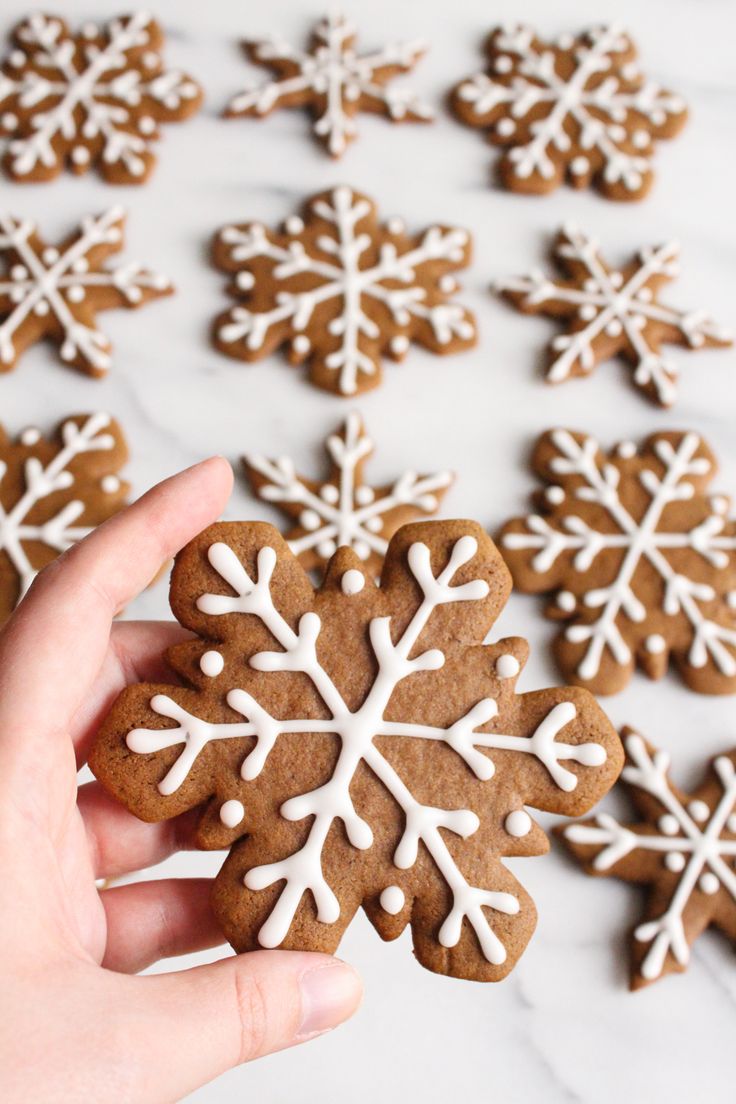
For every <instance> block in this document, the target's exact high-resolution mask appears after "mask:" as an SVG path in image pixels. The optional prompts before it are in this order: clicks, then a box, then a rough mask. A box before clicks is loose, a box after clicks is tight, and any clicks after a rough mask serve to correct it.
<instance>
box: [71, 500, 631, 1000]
mask: <svg viewBox="0 0 736 1104" xmlns="http://www.w3.org/2000/svg"><path fill="white" fill-rule="evenodd" d="M510 586H511V582H510V579H509V575H508V572H507V570H506V568H505V567H504V565H503V562H502V560H501V557H500V556H499V554H498V552H497V550H496V549H495V547H494V545H493V544H492V542H491V541H490V540H489V538H488V537H487V536H486V534H485V533H484V532H483V531H482V530H481V529H480V528H479V527H478V526H477V525H475V524H474V523H472V522H467V521H450V522H423V523H419V524H414V525H406V526H404V527H403V528H402V529H400V530H399V531H398V533H396V534H395V536H394V537H393V538H392V540H391V542H390V544H389V548H388V552H387V554H386V560H385V564H384V568H383V572H382V576H381V582H380V585H377V584H376V583H374V581H373V578H372V575H371V574H370V572H367V571H366V569H365V565H364V563H363V562H362V561H361V560H360V559H359V558H358V557H357V556H356V555H355V553H354V552H353V551H352V550H351V549H349V548H341V549H339V550H338V551H337V552H336V554H335V556H334V557H333V558H332V560H331V561H330V564H329V566H328V568H327V573H326V577H325V580H324V582H323V584H322V586H321V587H320V588H319V590H316V591H315V590H314V589H313V587H312V585H311V583H310V581H309V579H308V577H307V575H306V574H305V572H304V569H303V567H302V566H301V564H299V562H298V561H297V560H296V559H295V557H294V555H293V553H292V552H291V551H290V550H289V547H288V545H287V544H286V542H285V541H284V540H283V538H282V537H281V536H280V535H279V533H278V532H277V531H276V530H275V529H273V528H272V527H271V526H270V525H265V524H262V523H230V524H226V523H223V524H219V525H214V526H212V527H211V528H210V529H208V530H206V531H205V532H204V533H202V534H201V535H200V536H199V537H198V538H196V540H194V541H193V542H192V543H191V544H190V545H188V546H187V548H185V549H184V551H183V552H181V553H180V555H179V556H178V558H177V561H176V565H175V568H174V574H173V578H172V584H171V605H172V609H173V611H174V614H175V615H176V617H177V619H178V620H179V621H180V622H181V623H182V625H185V626H186V627H187V628H188V629H190V630H192V631H193V632H194V633H196V636H197V639H195V640H191V641H188V642H187V643H185V644H181V645H178V646H177V647H175V648H174V649H172V650H171V652H170V653H169V658H170V660H171V662H172V665H173V668H174V670H175V671H176V672H177V673H178V675H179V676H180V677H181V679H182V680H183V685H179V686H175V685H159V686H152V685H145V684H144V685H138V686H131V687H129V688H128V689H127V690H125V691H124V692H123V694H122V695H121V696H120V697H119V699H118V700H117V702H116V704H115V705H114V707H113V709H112V711H111V713H110V715H109V716H108V718H107V719H106V720H105V722H104V723H103V725H102V727H101V730H100V733H99V737H98V740H97V743H96V746H95V748H94V750H93V753H92V758H91V765H92V769H93V770H94V772H95V774H96V775H97V777H98V778H99V779H100V780H101V781H102V782H103V784H104V785H105V787H106V788H107V789H108V790H109V791H110V792H111V793H112V794H114V795H115V796H116V797H117V798H119V799H120V800H121V801H122V802H123V803H124V804H125V805H126V806H127V808H128V809H130V810H131V811H132V812H134V813H135V814H136V815H138V816H140V817H142V818H143V819H146V820H149V821H156V820H164V819H167V818H169V817H174V816H177V815H178V814H180V813H183V812H184V811H185V810H188V809H192V808H195V807H201V808H202V818H201V822H200V826H199V842H200V845H201V846H202V847H206V848H230V855H229V857H228V858H227V860H226V862H225V865H224V866H223V868H222V870H221V871H220V873H219V875H218V877H217V880H216V883H215V889H214V907H215V911H216V913H217V916H218V917H219V920H220V922H221V924H222V927H223V931H224V932H225V934H226V936H227V938H228V939H229V940H230V942H231V943H232V945H233V946H234V947H235V948H236V949H237V950H238V951H246V950H251V949H254V948H257V947H284V948H292V949H295V948H302V949H310V950H321V951H326V952H331V951H334V950H335V949H336V947H337V945H338V943H339V942H340V938H341V936H342V934H343V932H344V931H345V929H346V928H347V926H348V924H349V923H350V921H351V919H352V917H353V915H354V914H355V912H356V911H357V910H358V908H359V907H360V906H361V905H362V906H363V907H364V908H365V910H366V912H367V914H368V916H369V918H370V920H371V922H372V923H373V925H374V926H375V928H376V929H377V931H378V933H379V935H381V936H382V938H384V939H395V938H396V937H397V936H398V935H400V934H401V932H402V931H403V930H404V928H405V927H406V925H407V924H410V925H411V928H412V934H413V938H414V948H415V952H416V954H417V957H418V958H419V960H420V962H421V963H422V964H423V965H424V966H426V967H428V968H429V969H431V970H434V971H436V972H438V973H444V974H450V975H453V976H455V977H462V978H472V979H476V980H481V981H496V980H499V979H500V978H502V977H504V976H505V975H506V974H507V973H508V972H509V971H510V970H511V969H512V967H513V965H514V963H515V962H516V960H517V959H518V957H519V955H520V954H521V953H522V951H523V949H524V947H525V945H526V943H527V941H528V940H529V938H530V936H531V934H532V930H533V928H534V923H535V910H534V905H533V903H532V901H531V900H530V898H529V897H528V896H527V894H526V893H525V892H524V890H523V889H522V887H521V886H520V884H519V883H518V882H517V881H516V879H515V878H514V877H513V876H512V875H511V873H510V872H509V871H508V870H507V869H506V868H505V866H504V865H503V863H502V861H501V859H502V858H503V857H504V856H507V855H509V856H510V855H538V854H542V853H544V852H545V851H546V850H547V848H548V842H547V839H546V837H545V835H544V833H543V831H542V829H541V828H540V827H539V826H538V825H537V824H535V822H534V821H533V819H532V817H531V815H530V813H529V812H528V810H527V806H528V807H532V808H538V809H545V810H551V811H554V812H557V813H568V812H569V813H572V814H574V815H577V814H580V813H582V812H584V811H585V810H586V809H588V808H590V806H591V805H593V804H594V803H595V802H596V801H597V800H598V799H599V798H600V797H601V796H602V795H603V794H604V793H605V792H606V791H607V790H608V789H609V787H610V786H611V785H612V784H613V782H614V780H615V779H616V777H617V776H618V773H619V770H620V768H621V763H622V758H623V755H622V751H621V746H620V741H619V739H618V736H617V734H616V733H615V731H614V730H613V729H612V727H611V725H610V723H609V722H608V720H607V718H606V717H605V715H604V714H603V712H602V711H601V709H600V707H599V706H598V705H597V703H596V702H595V701H594V699H593V698H592V697H591V696H590V695H589V694H588V693H587V692H586V691H584V690H580V689H569V688H560V689H553V690H542V691H537V692H535V693H528V694H523V695H517V693H516V680H517V677H518V675H519V673H520V671H521V668H522V666H523V665H524V662H525V660H526V656H527V646H526V644H525V642H524V641H522V640H519V639H516V638H514V639H508V640H503V641H501V642H499V643H498V644H494V645H487V646H484V645H483V643H482V642H483V640H484V639H485V637H486V634H487V633H488V631H489V629H490V628H491V626H492V624H493V622H494V620H495V619H496V617H497V615H498V613H499V612H500V610H501V609H502V607H503V605H504V604H505V602H506V600H507V597H508V594H509V591H510Z"/></svg>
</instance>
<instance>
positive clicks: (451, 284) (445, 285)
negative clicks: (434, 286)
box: [439, 272, 457, 295]
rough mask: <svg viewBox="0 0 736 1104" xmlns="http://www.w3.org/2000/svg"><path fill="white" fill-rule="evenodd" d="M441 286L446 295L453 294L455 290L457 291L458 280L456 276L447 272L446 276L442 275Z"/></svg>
mask: <svg viewBox="0 0 736 1104" xmlns="http://www.w3.org/2000/svg"><path fill="white" fill-rule="evenodd" d="M439 287H440V291H441V292H443V293H444V294H445V295H452V293H453V291H457V281H456V280H455V278H454V276H451V275H450V273H449V272H446V273H445V274H444V276H440V281H439Z"/></svg>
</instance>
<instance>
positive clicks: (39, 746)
mask: <svg viewBox="0 0 736 1104" xmlns="http://www.w3.org/2000/svg"><path fill="white" fill-rule="evenodd" d="M231 485H232V472H231V471H230V469H229V467H228V465H227V464H226V462H225V461H224V460H221V459H219V458H218V459H212V460H209V461H206V462H205V463H203V464H199V465H197V466H195V467H193V468H190V469H188V470H187V471H185V472H183V473H181V474H180V475H177V476H174V477H173V478H172V479H169V480H167V481H166V482H164V483H161V484H159V486H157V487H154V489H153V490H152V491H150V492H149V493H148V494H146V495H145V496H144V497H143V498H141V499H140V500H139V501H138V502H137V503H136V504H135V505H133V506H131V507H130V508H129V509H127V510H125V511H124V512H122V513H121V514H119V515H118V516H117V517H115V518H113V519H112V520H111V521H109V522H107V523H106V524H105V525H103V526H101V527H100V528H99V529H97V530H96V531H95V532H94V533H92V534H91V535H90V536H89V537H87V539H86V540H84V541H82V542H81V543H80V544H78V545H76V546H75V547H74V548H72V549H70V550H69V551H68V552H66V553H65V554H64V555H63V556H61V557H60V558H59V559H58V560H56V561H55V562H54V563H53V564H51V565H50V566H49V567H47V568H46V569H45V571H43V572H42V573H41V574H40V575H39V576H38V578H37V579H36V581H35V582H34V584H33V586H32V588H31V590H30V591H29V593H28V595H27V596H26V598H25V599H24V600H23V602H22V603H21V605H20V607H19V608H18V610H17V611H16V613H15V614H14V616H13V617H12V618H11V620H10V621H9V622H8V623H7V625H6V626H5V628H4V629H3V631H2V633H0V870H2V878H3V887H2V900H3V908H2V910H0V988H1V989H2V1008H3V1015H2V1018H1V1019H0V1069H1V1070H2V1073H1V1074H0V1083H2V1084H3V1092H2V1098H3V1101H4V1102H5V1104H14V1102H15V1101H21V1100H22V1101H24V1102H25V1101H28V1100H39V1101H41V1100H42V1101H44V1102H48V1101H53V1100H63V1101H69V1100H78V1099H79V1100H82V1099H92V1100H101V1099H104V1100H105V1101H110V1102H113V1101H123V1100H125V1101H128V1100H130V1101H135V1102H136V1104H142V1102H149V1101H151V1102H154V1101H171V1100H175V1099H178V1098H180V1097H182V1096H183V1095H185V1094H186V1093H188V1092H191V1091H192V1090H193V1089H194V1088H196V1087H197V1086H198V1085H201V1084H203V1083H205V1082H206V1081H209V1080H211V1079H212V1078H214V1077H216V1076H217V1075H218V1074H220V1073H222V1072H224V1071H225V1070H227V1069H229V1068H231V1067H232V1066H235V1065H237V1064H238V1063H240V1062H245V1061H248V1060H250V1059H251V1058H255V1057H258V1056H260V1055H263V1054H268V1053H270V1052H271V1051H275V1050H279V1049H281V1048H283V1047H287V1046H292V1045H293V1044H295V1043H299V1042H303V1041H305V1040H307V1039H310V1038H313V1037H314V1036H315V1035H319V1034H321V1033H322V1032H324V1031H327V1030H329V1029H330V1028H332V1027H335V1026H336V1025H337V1024H339V1023H341V1022H342V1021H343V1020H344V1019H346V1018H347V1017H348V1016H349V1015H350V1014H351V1013H352V1012H353V1011H354V1010H355V1008H356V1006H357V1004H358V1002H359V1000H360V982H359V980H358V978H357V975H356V974H355V973H354V972H353V970H352V969H351V968H350V967H348V966H346V965H344V964H343V963H341V962H338V960H336V959H334V958H331V957H329V956H328V955H320V954H307V953H297V952H287V951H258V952H255V953H253V954H247V955H239V956H237V957H229V958H226V959H224V960H222V961H220V962H217V963H214V964H212V965H208V966H199V967H196V968H194V969H191V970H184V971H178V972H175V973H167V974H158V975H152V976H146V977H131V976H130V975H131V974H134V973H135V972H136V971H138V970H141V969H143V968H145V967H146V966H148V965H150V964H151V963H152V962H155V961H157V960H158V959H160V958H165V957H168V956H170V955H178V954H184V953H187V952H190V951H196V950H201V949H203V948H205V947H212V946H215V945H217V944H218V943H220V942H222V936H221V934H220V933H219V931H218V929H217V926H216V924H215V921H214V917H213V916H212V913H211V911H210V906H209V891H210V882H209V881H208V880H207V879H178V880H177V879H162V880H155V881H142V882H136V883H133V884H130V885H124V886H118V887H113V888H108V889H103V890H101V891H100V892H98V890H97V888H96V886H95V879H96V878H107V877H115V876H118V875H122V874H126V873H129V872H131V871H134V870H138V869H141V868H143V867H148V866H151V865H153V864H154V863H157V862H160V861H161V860H162V859H164V858H165V857H166V856H167V855H170V854H171V853H172V852H174V851H176V850H180V849H184V848H187V847H189V846H192V840H193V831H194V825H195V819H196V818H195V816H194V814H187V815H185V816H183V817H179V818H178V819H176V820H172V821H166V822H164V823H162V824H144V823H143V822H141V821H139V820H137V819H136V818H135V817H133V816H132V815H131V814H130V813H128V812H127V811H126V810H125V809H123V808H122V807H121V806H119V805H118V804H117V803H115V802H114V801H113V800H112V799H111V798H109V797H108V796H107V795H106V794H105V792H104V790H103V789H102V788H101V787H100V785H99V783H97V782H92V783H90V784H89V785H85V786H82V787H81V788H80V789H79V790H78V788H77V770H78V769H79V767H80V766H81V765H82V764H83V763H84V762H85V760H86V756H87V752H88V750H89V747H90V744H91V742H92V739H93V737H94V734H95V730H96V727H97V725H98V723H99V721H100V720H101V719H102V717H104V715H105V713H106V712H107V710H108V709H109V707H110V705H111V704H112V702H113V700H114V699H115V697H116V696H117V694H118V693H119V692H120V690H122V688H123V687H124V686H125V685H126V684H128V683H131V682H146V681H160V680H161V679H164V680H166V679H167V677H168V678H170V677H171V675H170V672H168V671H167V670H166V667H165V664H164V662H163V661H162V659H161V654H162V652H163V651H164V650H165V649H166V648H167V647H168V646H169V645H170V644H172V643H174V642H176V641H177V640H179V639H181V638H182V636H185V635H186V634H185V633H184V632H183V630H182V629H181V628H180V627H179V626H177V625H175V624H167V623H156V622H130V621H129V622H125V621H121V622H116V623H113V617H114V615H115V613H116V612H117V611H118V610H120V609H121V608H123V607H124V606H125V605H126V604H127V603H128V602H130V601H131V599H132V598H134V597H135V595H136V594H137V593H138V592H139V591H140V590H142V589H143V588H144V587H145V586H146V585H147V584H148V583H149V582H150V580H151V579H152V578H153V577H154V575H155V574H156V572H157V571H158V569H159V567H160V565H161V564H162V563H164V562H165V561H167V560H168V559H169V558H170V557H171V556H172V555H173V554H174V553H175V552H177V551H178V549H179V548H181V547H182V545H184V544H185V543H186V542H187V541H188V540H190V539H191V538H192V537H194V536H195V535H196V534H197V533H198V532H200V531H201V530H202V529H203V528H204V527H205V526H207V525H209V524H210V522H212V521H214V520H215V519H216V517H217V516H218V515H219V514H220V512H221V510H222V508H223V506H224V505H225V502H226V501H227V497H228V494H229V492H230V488H231Z"/></svg>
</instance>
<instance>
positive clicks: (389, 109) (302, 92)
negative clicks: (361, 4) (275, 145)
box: [225, 12, 432, 157]
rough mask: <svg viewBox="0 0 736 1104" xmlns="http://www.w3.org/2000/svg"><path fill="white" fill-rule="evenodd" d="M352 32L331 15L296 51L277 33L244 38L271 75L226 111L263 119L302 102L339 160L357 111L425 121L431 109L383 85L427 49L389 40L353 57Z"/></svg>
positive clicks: (340, 17)
mask: <svg viewBox="0 0 736 1104" xmlns="http://www.w3.org/2000/svg"><path fill="white" fill-rule="evenodd" d="M355 37H356V36H355V27H354V26H353V25H352V23H350V22H349V21H348V20H347V19H346V18H345V17H344V16H343V15H341V14H340V13H339V12H332V13H331V14H329V15H327V16H326V17H325V18H324V19H323V20H321V21H320V22H319V23H318V24H317V25H316V27H315V29H314V32H313V34H312V41H311V43H310V46H309V49H308V50H297V49H295V48H294V47H292V46H291V45H289V43H288V42H285V41H284V40H283V39H282V38H278V37H270V38H264V39H259V40H256V41H251V42H246V43H245V48H246V52H247V54H248V56H249V57H250V59H251V60H252V61H254V62H256V63H257V64H258V65H265V66H268V67H269V68H270V69H272V70H273V71H274V74H275V75H274V78H273V79H272V80H269V81H266V82H265V83H264V84H262V85H260V87H256V88H247V89H245V91H243V92H239V93H238V94H237V95H236V96H233V98H232V99H231V100H230V103H229V104H228V107H227V110H226V112H225V114H226V116H228V117H230V118H233V117H243V116H257V117H262V116H264V115H269V114H270V113H271V112H272V111H275V110H276V109H277V108H280V107H302V106H304V107H308V108H309V109H310V110H311V112H312V114H313V116H314V125H313V127H312V130H313V133H314V135H315V137H316V138H318V139H319V141H320V142H322V143H323V145H324V146H325V148H326V149H327V151H328V152H329V153H330V154H331V155H332V156H333V157H340V156H341V154H343V153H344V152H345V150H346V148H347V146H348V143H349V142H351V141H352V140H353V139H354V138H355V137H356V135H357V127H356V124H355V116H356V114H357V113H358V112H359V111H361V110H363V111H371V112H373V113H375V114H380V115H385V116H386V117H387V118H388V119H390V120H391V121H392V122H402V121H409V122H414V123H423V122H429V121H431V119H432V111H431V109H430V108H429V107H428V106H427V105H426V104H425V103H423V102H422V101H421V100H420V99H419V98H418V97H417V96H415V95H414V94H413V93H411V92H408V91H405V90H402V89H395V88H389V87H387V83H388V81H389V80H391V79H392V78H393V77H395V76H396V75H397V74H399V73H405V72H408V71H409V70H410V69H413V68H414V66H415V65H416V63H417V62H418V61H419V59H420V58H421V57H422V55H423V54H424V52H425V49H426V47H425V45H424V43H422V42H419V41H416V42H392V43H389V45H387V46H385V47H384V48H383V49H380V50H375V51H374V52H373V53H369V54H359V53H357V52H356V50H355Z"/></svg>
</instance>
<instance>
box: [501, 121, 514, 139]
mask: <svg viewBox="0 0 736 1104" xmlns="http://www.w3.org/2000/svg"><path fill="white" fill-rule="evenodd" d="M515 131H516V124H515V123H514V120H513V119H509V118H505V119H499V120H498V122H497V123H496V134H498V135H499V137H500V138H510V137H511V135H512V134H514V132H515Z"/></svg>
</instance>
